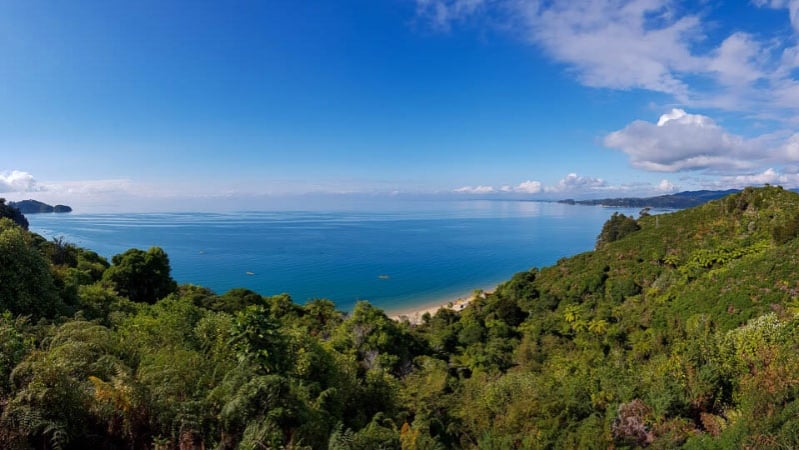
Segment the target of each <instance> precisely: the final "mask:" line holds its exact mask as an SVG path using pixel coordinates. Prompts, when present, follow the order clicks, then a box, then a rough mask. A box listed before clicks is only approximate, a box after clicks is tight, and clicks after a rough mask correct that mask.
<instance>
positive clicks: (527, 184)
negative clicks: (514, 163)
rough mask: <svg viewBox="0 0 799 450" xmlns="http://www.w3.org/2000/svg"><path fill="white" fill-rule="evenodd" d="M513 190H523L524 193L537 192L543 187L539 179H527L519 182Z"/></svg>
mask: <svg viewBox="0 0 799 450" xmlns="http://www.w3.org/2000/svg"><path fill="white" fill-rule="evenodd" d="M513 190H514V192H523V193H525V194H538V193H539V192H541V191H542V190H543V188H542V184H541V182H540V181H533V180H527V181H523V182H521V183H519V185H518V186H516V187H515V188H514V189H513Z"/></svg>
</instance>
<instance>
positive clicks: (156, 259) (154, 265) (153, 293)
mask: <svg viewBox="0 0 799 450" xmlns="http://www.w3.org/2000/svg"><path fill="white" fill-rule="evenodd" d="M111 262H112V263H113V265H112V266H111V267H110V268H108V270H106V271H105V273H104V274H103V280H106V281H109V282H111V283H112V284H113V285H114V287H115V288H116V290H117V292H118V293H119V295H122V296H123V297H127V298H129V299H131V300H133V301H136V302H145V303H155V302H156V301H158V300H160V299H162V298H164V297H166V296H167V295H169V294H171V293H172V292H175V290H176V289H177V283H175V280H173V279H172V276H171V275H170V272H171V268H170V266H169V257H168V256H167V254H166V252H164V250H163V249H161V248H160V247H151V248H150V249H149V250H147V251H146V252H145V251H143V250H139V249H135V248H132V249H130V250H128V251H126V252H125V253H121V254H119V255H115V256H114V257H113V258H111Z"/></svg>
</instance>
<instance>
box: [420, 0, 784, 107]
mask: <svg viewBox="0 0 799 450" xmlns="http://www.w3.org/2000/svg"><path fill="white" fill-rule="evenodd" d="M751 7H752V8H757V7H769V8H775V9H785V10H787V11H786V12H787V15H788V16H789V18H790V21H791V24H792V25H793V28H794V30H795V31H796V36H786V35H785V34H784V33H783V34H782V35H781V34H780V32H779V31H778V30H774V31H773V32H772V34H771V35H768V34H763V35H760V34H758V35H752V34H748V33H744V32H740V31H735V32H730V34H729V35H726V36H724V35H721V36H718V33H719V32H718V31H717V27H716V25H715V24H714V22H713V20H712V19H710V18H708V16H709V15H710V13H712V10H711V9H709V8H708V7H705V8H702V9H699V10H697V11H692V10H691V9H689V8H687V7H686V5H685V4H684V3H681V2H677V1H668V0H667V1H662V0H552V1H539V0H494V1H490V2H489V1H486V0H482V1H481V0H472V1H466V0H460V1H459V0H417V11H418V13H419V14H420V16H422V17H425V18H426V19H427V20H428V21H429V22H430V23H431V24H433V25H434V26H435V27H436V28H438V29H448V28H449V27H450V26H452V24H455V23H458V22H462V21H464V20H465V18H466V17H470V16H471V17H473V18H474V19H475V20H476V19H477V18H479V17H486V18H488V17H490V18H491V20H490V21H487V23H492V24H493V23H495V22H496V20H497V19H496V17H505V18H506V20H505V23H504V24H503V27H504V28H505V29H510V30H513V31H514V32H515V33H516V35H518V36H519V38H520V39H522V40H525V41H527V42H530V43H531V44H532V45H534V46H536V47H538V48H540V49H541V50H542V51H543V52H544V53H545V54H547V55H548V56H549V57H550V58H552V59H553V60H555V61H557V62H560V63H563V64H565V65H566V67H567V68H568V70H569V71H570V72H571V73H572V74H573V75H574V76H575V77H576V79H577V80H579V81H580V82H581V83H582V84H583V85H585V86H590V87H596V88H609V89H616V90H631V89H643V90H648V91H653V92H660V93H664V94H668V95H671V96H672V97H673V98H674V100H675V101H677V102H678V103H681V104H683V105H686V106H692V107H703V108H716V109H720V110H724V111H736V112H744V113H747V114H751V115H764V114H766V115H769V116H770V117H772V118H778V119H780V120H787V119H791V118H796V117H799V80H797V78H796V76H795V75H796V71H795V69H797V68H799V47H797V46H796V40H797V37H799V0H755V1H754V2H753V5H752V6H751ZM497 11H503V12H505V14H497V13H496V12H497ZM508 12H512V13H511V14H509V13H508ZM711 35H712V36H713V38H712V39H711V38H710V36H711Z"/></svg>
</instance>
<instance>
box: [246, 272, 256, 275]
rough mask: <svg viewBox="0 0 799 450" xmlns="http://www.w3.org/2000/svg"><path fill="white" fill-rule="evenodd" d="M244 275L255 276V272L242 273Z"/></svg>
mask: <svg viewBox="0 0 799 450" xmlns="http://www.w3.org/2000/svg"><path fill="white" fill-rule="evenodd" d="M244 273H246V274H247V275H255V272H244Z"/></svg>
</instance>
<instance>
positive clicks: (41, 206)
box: [8, 200, 72, 214]
mask: <svg viewBox="0 0 799 450" xmlns="http://www.w3.org/2000/svg"><path fill="white" fill-rule="evenodd" d="M8 206H10V207H12V208H17V209H18V210H19V211H20V212H21V213H22V214H37V213H68V212H72V208H70V207H69V206H66V205H55V206H51V205H48V204H47V203H43V202H40V201H38V200H22V201H19V202H9V203H8Z"/></svg>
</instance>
